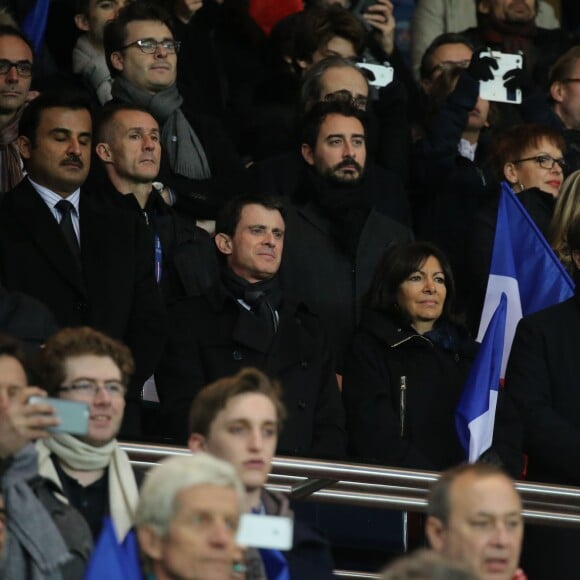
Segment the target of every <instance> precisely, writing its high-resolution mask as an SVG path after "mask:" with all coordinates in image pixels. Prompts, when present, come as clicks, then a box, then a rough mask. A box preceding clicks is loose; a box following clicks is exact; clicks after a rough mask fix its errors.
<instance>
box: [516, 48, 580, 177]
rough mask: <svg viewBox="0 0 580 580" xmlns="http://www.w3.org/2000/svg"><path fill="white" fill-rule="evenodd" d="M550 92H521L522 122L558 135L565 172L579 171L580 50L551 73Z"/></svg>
mask: <svg viewBox="0 0 580 580" xmlns="http://www.w3.org/2000/svg"><path fill="white" fill-rule="evenodd" d="M549 80H550V84H549V90H548V92H547V94H546V91H539V90H531V91H530V90H528V91H527V93H526V91H524V99H523V101H522V105H521V112H522V118H523V119H524V120H525V121H527V122H535V123H542V124H544V125H549V126H550V127H553V128H554V129H556V130H557V131H559V132H560V133H561V134H562V136H563V137H564V141H565V143H566V152H565V155H564V157H565V159H566V164H567V166H568V167H567V171H568V172H572V171H575V170H576V169H580V47H578V46H573V47H572V48H571V49H570V50H568V51H567V52H565V53H564V54H563V55H562V56H561V57H560V58H559V59H558V60H557V61H556V62H555V63H554V64H553V65H552V67H551V69H550V79H549Z"/></svg>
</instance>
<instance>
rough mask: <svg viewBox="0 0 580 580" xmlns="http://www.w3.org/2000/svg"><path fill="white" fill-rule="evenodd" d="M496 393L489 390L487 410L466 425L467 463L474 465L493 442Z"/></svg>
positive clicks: (493, 390)
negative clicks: (468, 435) (467, 429)
mask: <svg viewBox="0 0 580 580" xmlns="http://www.w3.org/2000/svg"><path fill="white" fill-rule="evenodd" d="M497 393H498V392H497V391H496V390H495V389H490V390H489V409H488V410H487V411H486V412H485V413H484V414H483V415H479V417H476V418H475V419H473V421H470V422H469V423H468V428H469V434H470V437H469V462H470V463H474V462H475V461H477V460H478V459H479V456H480V455H481V454H482V452H483V451H485V450H486V449H489V448H490V447H491V444H492V441H493V426H494V424H495V408H496V406H497Z"/></svg>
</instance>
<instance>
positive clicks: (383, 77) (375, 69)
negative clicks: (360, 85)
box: [356, 62, 394, 88]
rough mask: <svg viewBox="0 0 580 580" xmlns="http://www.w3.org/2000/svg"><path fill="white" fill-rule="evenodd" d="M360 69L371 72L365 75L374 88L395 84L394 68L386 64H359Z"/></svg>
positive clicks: (357, 64)
mask: <svg viewBox="0 0 580 580" xmlns="http://www.w3.org/2000/svg"><path fill="white" fill-rule="evenodd" d="M356 66H357V67H358V68H362V69H365V70H367V71H369V72H368V73H363V74H364V75H365V77H366V78H367V80H368V83H369V85H371V86H373V87H379V88H380V87H386V86H387V85H389V84H390V83H392V82H393V75H394V71H393V67H392V66H390V65H389V66H387V65H384V64H371V63H369V62H357V63H356Z"/></svg>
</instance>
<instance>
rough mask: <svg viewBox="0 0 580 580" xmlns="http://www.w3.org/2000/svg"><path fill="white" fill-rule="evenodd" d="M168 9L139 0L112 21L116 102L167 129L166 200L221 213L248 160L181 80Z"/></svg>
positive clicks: (194, 210) (108, 41)
mask: <svg viewBox="0 0 580 580" xmlns="http://www.w3.org/2000/svg"><path fill="white" fill-rule="evenodd" d="M168 21H169V20H168V15H167V13H165V11H164V10H162V9H161V8H158V7H155V6H154V5H149V4H144V3H141V2H132V3H129V4H128V5H126V6H125V7H124V8H122V9H121V10H120V11H119V14H118V17H117V18H116V19H115V20H111V21H110V22H108V23H107V24H106V26H105V31H104V45H105V55H106V58H107V64H108V66H109V69H110V71H111V74H112V76H113V86H112V96H113V100H115V101H119V102H123V103H128V104H133V105H137V106H141V107H144V108H146V109H147V110H149V111H150V113H151V114H152V115H153V116H154V117H155V119H156V120H157V122H158V123H159V126H160V128H161V145H162V158H161V171H160V174H159V177H158V179H159V181H160V182H162V183H163V184H164V185H165V186H166V188H165V190H164V194H165V197H166V199H168V200H169V201H171V203H175V207H176V209H177V210H178V211H182V212H184V213H186V214H188V215H189V216H193V217H194V218H196V219H200V218H202V219H214V218H215V215H216V212H217V210H218V209H219V207H221V205H222V204H223V202H224V200H226V199H229V198H230V197H231V196H232V194H233V193H235V192H236V191H238V190H239V187H240V179H241V178H242V176H243V174H242V165H241V162H240V160H239V158H238V155H237V153H236V151H235V149H234V146H233V144H232V143H231V141H230V139H229V137H228V136H227V135H226V133H225V132H224V130H223V128H222V126H221V124H220V123H219V122H217V121H216V120H214V119H211V118H209V117H207V116H204V115H202V114H199V113H198V112H197V111H196V110H194V107H192V106H191V104H190V103H187V102H185V101H184V99H183V97H182V95H181V94H180V93H179V90H178V88H177V86H176V71H177V58H178V52H179V48H180V43H179V42H178V41H176V40H175V39H174V37H173V33H172V31H171V29H170V27H169V25H168Z"/></svg>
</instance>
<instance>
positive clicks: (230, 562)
mask: <svg viewBox="0 0 580 580" xmlns="http://www.w3.org/2000/svg"><path fill="white" fill-rule="evenodd" d="M243 503H244V491H243V488H242V485H241V483H240V480H239V479H238V477H237V475H236V473H235V471H234V470H233V469H232V467H231V466H230V465H229V464H227V463H226V462H224V461H220V460H219V459H216V458H214V457H211V456H209V455H206V454H205V453H200V454H197V455H194V456H193V457H191V456H189V457H188V456H184V457H171V458H169V459H165V460H163V461H162V462H160V463H159V464H158V465H156V466H155V467H153V468H151V470H150V471H149V472H148V473H147V476H146V478H145V481H144V483H143V487H142V488H141V494H140V497H139V505H138V506H137V511H136V514H135V527H136V531H137V537H138V539H139V546H140V548H141V554H142V556H143V558H142V560H143V572H144V577H147V578H149V577H151V576H153V577H155V578H157V579H158V580H167V579H169V578H198V579H199V580H231V579H232V578H234V577H235V576H234V575H233V572H234V569H233V566H234V564H235V563H236V561H237V559H238V553H239V549H238V548H237V546H236V531H237V529H238V524H239V520H240V514H241V513H242V512H243Z"/></svg>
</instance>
